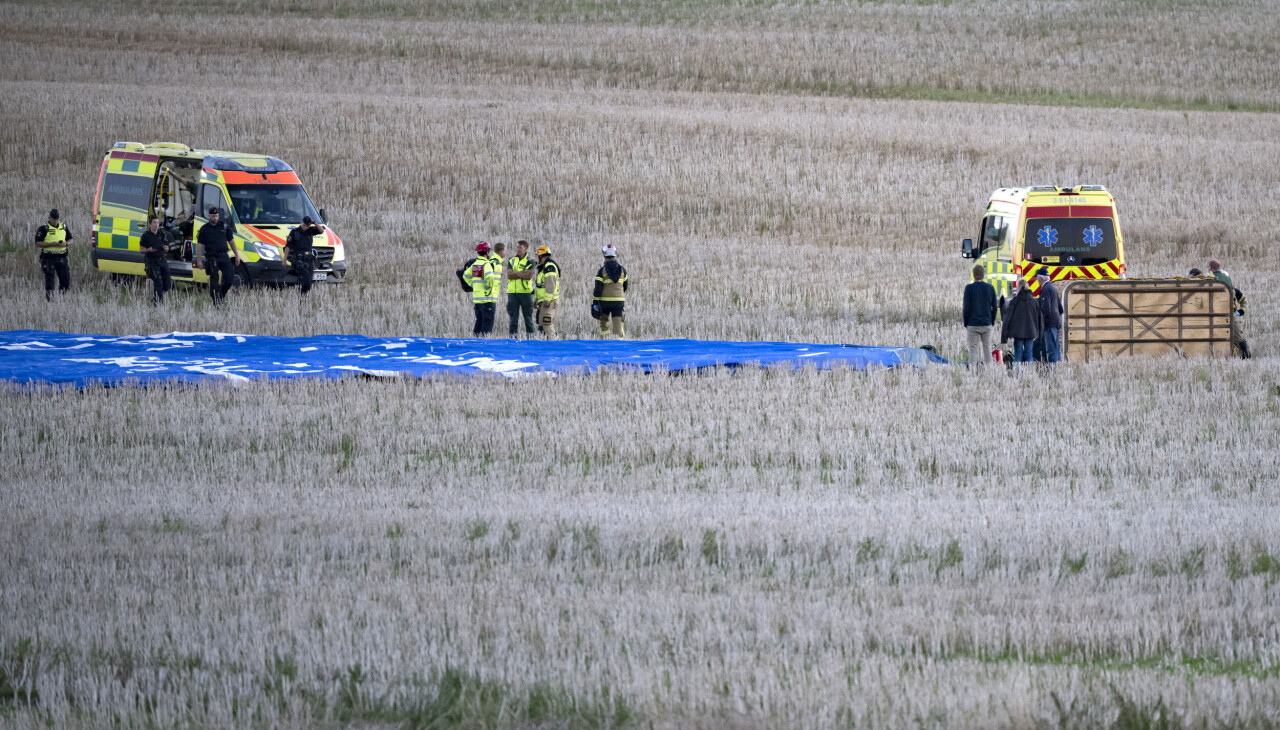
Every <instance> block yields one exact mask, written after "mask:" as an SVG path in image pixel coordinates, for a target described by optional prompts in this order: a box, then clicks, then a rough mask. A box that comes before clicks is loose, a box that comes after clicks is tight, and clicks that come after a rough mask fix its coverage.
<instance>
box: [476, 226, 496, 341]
mask: <svg viewBox="0 0 1280 730" xmlns="http://www.w3.org/2000/svg"><path fill="white" fill-rule="evenodd" d="M469 273H470V275H469V277H468V279H469V281H470V282H471V303H472V304H473V305H474V306H475V312H476V324H475V326H474V327H473V328H472V329H471V333H472V334H475V335H487V334H489V333H490V332H493V315H494V311H495V310H496V309H497V308H498V292H499V290H500V289H501V288H502V278H501V275H500V274H499V273H498V269H497V268H495V267H494V264H493V258H492V257H491V256H490V255H489V244H488V243H486V242H484V241H481V242H480V243H478V244H476V257H475V259H474V260H472V262H471V269H470V272H469Z"/></svg>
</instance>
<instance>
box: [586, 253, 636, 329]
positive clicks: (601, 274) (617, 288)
mask: <svg viewBox="0 0 1280 730" xmlns="http://www.w3.org/2000/svg"><path fill="white" fill-rule="evenodd" d="M600 253H602V254H604V266H601V267H600V270H599V271H597V272H596V285H595V289H594V291H593V292H592V294H591V301H592V309H593V310H594V311H595V312H596V316H597V319H598V320H599V321H600V336H601V337H608V336H609V333H610V330H611V328H610V319H612V333H613V335H614V336H615V337H617V338H619V339H622V338H624V337H626V324H625V323H626V315H625V314H624V310H625V309H626V305H627V270H626V269H624V268H622V264H620V263H618V258H617V257H618V251H617V249H615V248H614V247H613V245H612V244H610V245H606V246H605V247H604V248H602V249H600Z"/></svg>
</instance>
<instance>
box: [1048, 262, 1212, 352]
mask: <svg viewBox="0 0 1280 730" xmlns="http://www.w3.org/2000/svg"><path fill="white" fill-rule="evenodd" d="M1062 300H1063V309H1064V310H1066V314H1065V316H1064V322H1063V329H1064V332H1063V343H1064V348H1063V351H1064V354H1065V355H1066V357H1067V359H1068V360H1093V359H1097V358H1100V357H1115V356H1131V355H1143V356H1155V357H1159V356H1162V355H1168V354H1171V353H1176V354H1179V355H1183V356H1195V355H1210V356H1217V357H1229V356H1230V355H1231V317H1232V316H1233V311H1234V306H1233V302H1234V293H1233V292H1232V291H1231V290H1230V289H1229V288H1228V287H1227V286H1226V285H1225V284H1223V283H1221V282H1218V281H1215V280H1211V279H1120V280H1101V281H1086V280H1076V281H1072V282H1069V283H1068V284H1067V285H1066V286H1065V287H1063V291H1062Z"/></svg>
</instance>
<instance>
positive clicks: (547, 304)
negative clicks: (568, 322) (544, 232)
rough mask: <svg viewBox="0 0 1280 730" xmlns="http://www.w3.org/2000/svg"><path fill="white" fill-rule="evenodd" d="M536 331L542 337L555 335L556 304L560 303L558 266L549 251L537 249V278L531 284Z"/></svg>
mask: <svg viewBox="0 0 1280 730" xmlns="http://www.w3.org/2000/svg"><path fill="white" fill-rule="evenodd" d="M533 287H534V289H533V296H534V305H533V306H534V309H535V310H536V312H537V313H536V315H535V316H536V317H537V318H538V331H539V332H541V333H542V335H543V336H544V337H554V336H555V334H556V303H557V302H559V301H560V265H559V264H557V263H556V262H555V261H554V260H552V258H551V249H550V248H548V247H546V246H539V247H538V276H537V278H536V279H534V284H533Z"/></svg>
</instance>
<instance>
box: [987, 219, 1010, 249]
mask: <svg viewBox="0 0 1280 730" xmlns="http://www.w3.org/2000/svg"><path fill="white" fill-rule="evenodd" d="M1008 230H1009V229H1008V226H1007V224H1006V223H1005V219H1004V218H1002V217H1000V216H998V215H992V216H987V218H986V219H985V220H983V221H982V248H983V250H986V249H988V248H999V247H1000V242H1001V241H1003V240H1004V236H1005V233H1006V232H1008Z"/></svg>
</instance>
